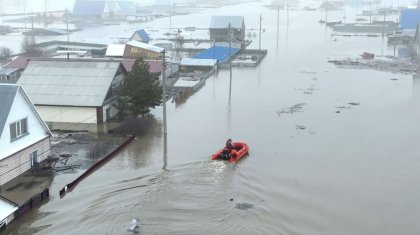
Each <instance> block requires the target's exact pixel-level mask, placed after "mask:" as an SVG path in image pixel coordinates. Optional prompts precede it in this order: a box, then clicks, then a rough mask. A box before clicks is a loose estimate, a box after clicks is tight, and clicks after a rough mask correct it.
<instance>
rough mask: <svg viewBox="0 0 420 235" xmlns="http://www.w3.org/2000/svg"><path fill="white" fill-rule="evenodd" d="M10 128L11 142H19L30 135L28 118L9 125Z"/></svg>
mask: <svg viewBox="0 0 420 235" xmlns="http://www.w3.org/2000/svg"><path fill="white" fill-rule="evenodd" d="M9 128H10V142H13V141H15V140H18V139H20V138H22V137H24V136H26V135H28V134H29V129H28V117H25V118H22V119H20V120H18V121H15V122H12V123H10V124H9Z"/></svg>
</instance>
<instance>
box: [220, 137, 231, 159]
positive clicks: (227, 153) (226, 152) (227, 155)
mask: <svg viewBox="0 0 420 235" xmlns="http://www.w3.org/2000/svg"><path fill="white" fill-rule="evenodd" d="M233 150H235V148H234V147H233V143H232V139H230V138H229V139H228V140H227V141H226V146H225V148H224V149H223V151H222V154H221V156H220V158H221V159H222V160H229V159H230V157H231V156H232V151H233Z"/></svg>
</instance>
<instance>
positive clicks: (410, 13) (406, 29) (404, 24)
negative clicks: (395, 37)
mask: <svg viewBox="0 0 420 235" xmlns="http://www.w3.org/2000/svg"><path fill="white" fill-rule="evenodd" d="M418 23H420V9H403V10H401V13H400V28H401V29H402V31H403V34H407V35H410V34H411V35H414V34H415V32H416V28H417V24H418Z"/></svg>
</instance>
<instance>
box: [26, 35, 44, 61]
mask: <svg viewBox="0 0 420 235" xmlns="http://www.w3.org/2000/svg"><path fill="white" fill-rule="evenodd" d="M35 44H36V41H35V38H34V37H32V36H26V37H25V38H23V40H22V43H21V49H22V51H23V52H25V53H26V55H28V56H33V57H38V56H41V54H42V53H41V51H40V50H39V49H38V48H37V47H36V46H35Z"/></svg>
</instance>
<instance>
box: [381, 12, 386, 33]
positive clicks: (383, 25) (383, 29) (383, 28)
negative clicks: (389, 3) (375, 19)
mask: <svg viewBox="0 0 420 235" xmlns="http://www.w3.org/2000/svg"><path fill="white" fill-rule="evenodd" d="M385 17H386V11H384V23H383V24H382V37H384V35H385Z"/></svg>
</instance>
